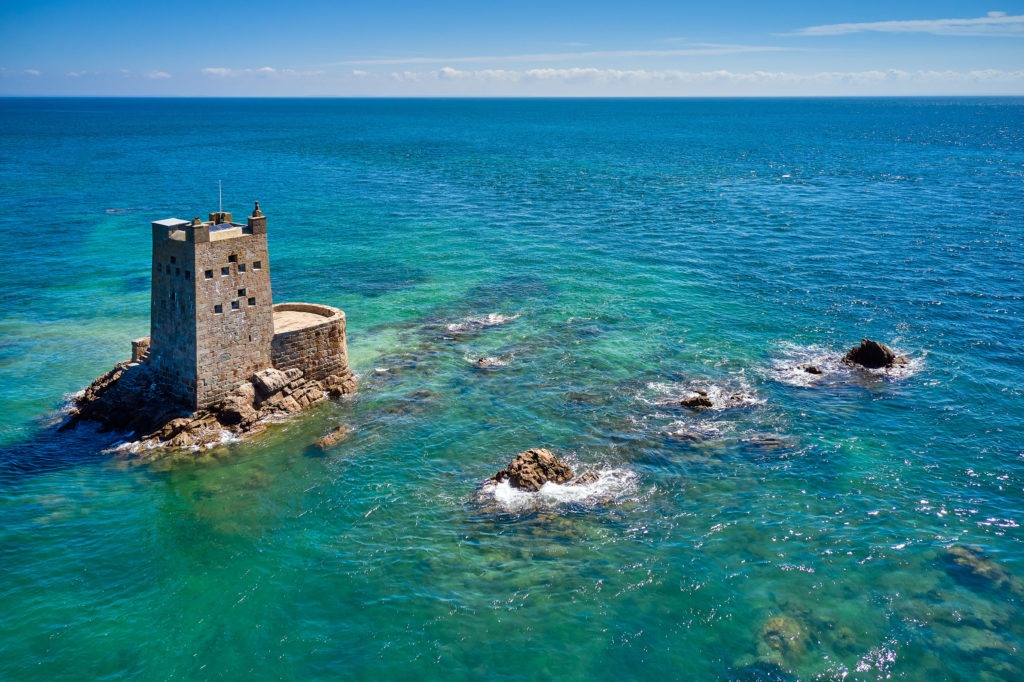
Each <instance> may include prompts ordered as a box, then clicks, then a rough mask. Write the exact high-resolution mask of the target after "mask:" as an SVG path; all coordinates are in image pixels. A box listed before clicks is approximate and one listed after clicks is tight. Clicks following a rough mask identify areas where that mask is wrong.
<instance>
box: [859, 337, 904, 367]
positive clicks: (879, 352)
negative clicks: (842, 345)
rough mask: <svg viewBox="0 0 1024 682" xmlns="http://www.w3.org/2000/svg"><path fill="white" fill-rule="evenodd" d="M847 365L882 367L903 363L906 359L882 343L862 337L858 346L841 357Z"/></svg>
mask: <svg viewBox="0 0 1024 682" xmlns="http://www.w3.org/2000/svg"><path fill="white" fill-rule="evenodd" d="M843 362H844V363H846V364H847V365H860V366H861V367H867V368H868V369H882V368H888V367H892V366H893V365H905V364H906V363H907V359H906V358H905V357H902V356H897V355H896V353H894V352H893V350H892V348H889V346H887V345H885V344H884V343H878V342H877V341H872V340H870V339H863V340H861V342H860V345H859V346H855V347H853V348H851V349H850V350H849V352H848V353H847V354H846V355H845V356H844V357H843Z"/></svg>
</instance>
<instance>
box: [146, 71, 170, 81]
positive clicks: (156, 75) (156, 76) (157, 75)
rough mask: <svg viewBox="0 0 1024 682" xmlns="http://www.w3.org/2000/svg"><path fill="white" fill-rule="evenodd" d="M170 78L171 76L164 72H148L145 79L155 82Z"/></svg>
mask: <svg viewBox="0 0 1024 682" xmlns="http://www.w3.org/2000/svg"><path fill="white" fill-rule="evenodd" d="M170 77H171V74H169V73H167V72H166V71H150V72H149V73H147V74H146V78H149V79H150V80H157V81H160V80H167V79H168V78H170Z"/></svg>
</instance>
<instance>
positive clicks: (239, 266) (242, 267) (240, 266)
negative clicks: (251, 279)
mask: <svg viewBox="0 0 1024 682" xmlns="http://www.w3.org/2000/svg"><path fill="white" fill-rule="evenodd" d="M238 271H239V272H245V263H239V264H238Z"/></svg>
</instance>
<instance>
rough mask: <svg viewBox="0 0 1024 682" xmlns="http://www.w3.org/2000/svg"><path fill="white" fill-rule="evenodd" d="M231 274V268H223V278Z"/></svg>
mask: <svg viewBox="0 0 1024 682" xmlns="http://www.w3.org/2000/svg"><path fill="white" fill-rule="evenodd" d="M230 274H231V268H229V267H227V266H224V267H223V268H221V269H220V276H221V277H227V276H228V275H230Z"/></svg>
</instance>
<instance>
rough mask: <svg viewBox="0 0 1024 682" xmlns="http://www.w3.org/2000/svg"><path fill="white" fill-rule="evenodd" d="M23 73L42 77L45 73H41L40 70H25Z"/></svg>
mask: <svg viewBox="0 0 1024 682" xmlns="http://www.w3.org/2000/svg"><path fill="white" fill-rule="evenodd" d="M22 73H24V74H25V75H26V76H41V75H43V72H42V71H40V70H39V69H25V70H24V71H23V72H22Z"/></svg>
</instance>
